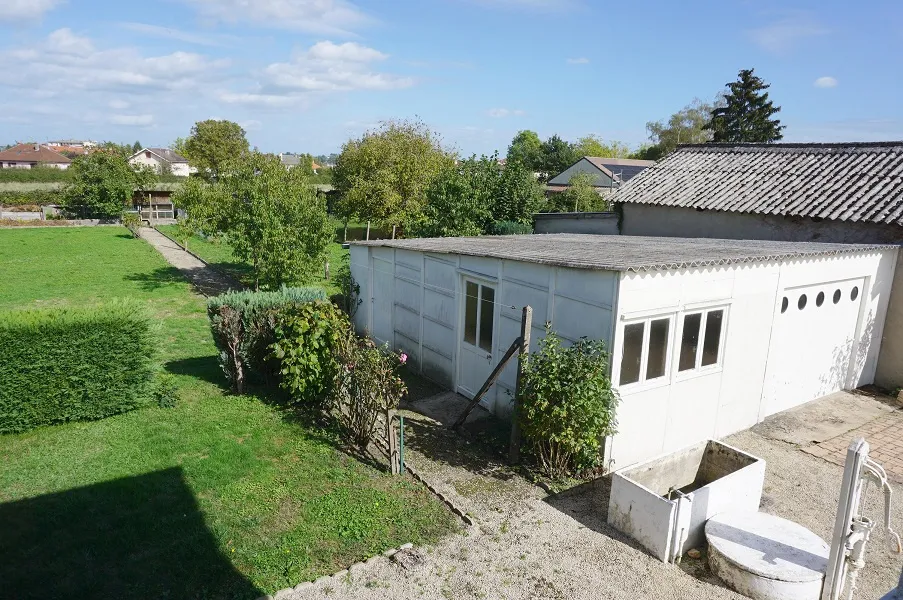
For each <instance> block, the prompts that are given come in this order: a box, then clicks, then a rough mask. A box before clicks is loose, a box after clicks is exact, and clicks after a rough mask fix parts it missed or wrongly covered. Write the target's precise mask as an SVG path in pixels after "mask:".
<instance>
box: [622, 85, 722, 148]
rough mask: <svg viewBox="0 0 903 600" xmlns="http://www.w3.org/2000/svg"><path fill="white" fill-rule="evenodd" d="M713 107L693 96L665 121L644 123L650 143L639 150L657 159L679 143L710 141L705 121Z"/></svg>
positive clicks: (709, 132) (710, 136) (710, 137)
mask: <svg viewBox="0 0 903 600" xmlns="http://www.w3.org/2000/svg"><path fill="white" fill-rule="evenodd" d="M713 109H714V107H713V106H712V105H711V104H709V103H707V102H703V101H702V100H700V99H699V98H694V99H693V101H692V102H690V103H689V104H687V105H686V106H684V107H683V108H682V109H680V110H679V111H677V112H676V113H674V114H673V115H671V116H670V117H669V118H668V120H667V121H649V122H648V123H646V131H647V132H648V133H649V139H650V140H651V141H652V145H651V146H648V147H647V148H645V149H641V151H640V152H642V153H645V156H647V157H649V158H651V159H652V160H657V159H659V158H661V157H662V156H665V155H666V154H668V153H670V152H671V151H672V150H674V149H675V148H677V146H678V145H679V144H704V143H706V142H710V141H712V131H711V130H710V129H706V123H708V121H709V119H710V118H711V114H712V110H713Z"/></svg>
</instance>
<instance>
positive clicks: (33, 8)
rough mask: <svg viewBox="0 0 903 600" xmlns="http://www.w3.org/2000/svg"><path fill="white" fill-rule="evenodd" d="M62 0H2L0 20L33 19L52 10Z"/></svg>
mask: <svg viewBox="0 0 903 600" xmlns="http://www.w3.org/2000/svg"><path fill="white" fill-rule="evenodd" d="M63 2H64V0H3V2H0V21H33V20H35V19H40V18H41V17H43V16H44V13H46V12H48V11H50V10H53V9H54V8H56V7H57V6H59V5H60V4H62V3H63Z"/></svg>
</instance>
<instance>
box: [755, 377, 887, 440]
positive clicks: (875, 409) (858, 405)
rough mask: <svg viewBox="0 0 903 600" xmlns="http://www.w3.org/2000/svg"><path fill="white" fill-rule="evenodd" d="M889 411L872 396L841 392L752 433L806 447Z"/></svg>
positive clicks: (770, 419) (771, 419) (781, 415)
mask: <svg viewBox="0 0 903 600" xmlns="http://www.w3.org/2000/svg"><path fill="white" fill-rule="evenodd" d="M893 411H894V409H893V408H892V407H891V406H889V405H888V404H886V403H884V402H881V401H880V400H878V399H876V398H875V397H874V396H872V395H868V394H865V393H862V392H857V391H855V390H854V391H849V392H848V391H843V392H836V393H834V394H830V395H828V396H824V397H823V398H818V399H817V400H813V401H812V402H807V403H806V404H803V405H801V406H797V407H796V408H792V409H790V410H786V411H784V412H780V413H777V414H775V415H772V416H770V417H768V418H766V419H765V420H764V421H762V422H761V423H759V424H758V425H756V426H755V427H753V431H755V432H756V433H758V434H759V435H762V436H764V437H767V438H770V439H773V440H779V441H782V442H787V443H789V444H795V445H797V446H807V445H809V444H817V443H820V442H823V441H825V440H829V439H832V438H835V437H837V436H839V435H843V434H845V433H847V432H849V431H852V430H853V429H857V428H859V427H862V426H863V425H865V424H866V423H869V422H870V421H873V420H874V419H877V418H878V417H881V416H884V415H886V414H887V413H890V412H893Z"/></svg>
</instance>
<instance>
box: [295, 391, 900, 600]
mask: <svg viewBox="0 0 903 600" xmlns="http://www.w3.org/2000/svg"><path fill="white" fill-rule="evenodd" d="M816 402H818V401H816ZM465 404H466V401H465V400H464V399H463V398H461V397H460V396H457V395H456V394H453V393H444V394H440V395H437V396H434V397H432V398H426V399H424V400H420V401H418V402H416V403H414V405H413V408H416V409H417V410H418V411H421V412H424V413H427V414H429V415H430V416H429V417H426V416H424V415H417V414H415V413H412V412H408V411H406V412H405V423H406V440H405V441H406V459H407V461H409V462H411V463H413V464H414V465H415V466H416V467H417V469H418V470H419V471H420V473H421V474H422V475H423V476H424V477H425V478H426V479H427V480H428V481H429V482H430V483H431V484H432V485H433V486H434V487H436V488H437V489H438V490H439V491H440V492H442V493H443V494H445V495H446V496H447V497H449V498H450V499H452V501H453V502H454V503H455V504H456V505H457V506H459V507H461V508H463V509H464V510H465V511H466V512H467V513H468V514H470V515H471V516H472V517H473V519H474V521H475V525H474V526H473V527H470V528H467V529H464V530H463V531H462V533H461V534H459V535H451V536H449V537H447V538H445V539H444V540H442V541H441V542H440V543H439V544H438V545H437V546H435V547H432V548H418V549H417V550H418V551H419V552H420V553H421V554H422V556H423V557H424V559H425V561H424V563H423V564H421V565H420V566H414V567H411V566H403V565H401V564H399V563H398V562H396V561H394V560H392V559H389V558H385V557H380V558H377V559H374V560H373V561H368V564H365V565H362V566H361V567H360V568H357V569H355V570H353V571H352V572H350V573H343V574H342V575H340V576H338V577H330V578H323V579H321V580H318V582H317V583H316V584H314V585H312V586H304V587H299V588H298V590H297V591H294V592H292V593H286V592H283V593H282V594H280V595H279V598H280V599H283V598H285V599H286V600H304V599H308V598H316V599H318V600H331V599H332V598H348V599H362V600H363V599H366V600H371V599H372V600H391V599H409V598H460V599H465V598H468V599H469V598H492V599H496V598H499V599H502V598H510V599H514V598H535V599H554V598H561V599H571V598H574V599H581V598H583V599H591V600H603V599H608V598H611V599H622V598H653V599H654V598H661V599H665V598H667V599H671V598H693V599H694V600H702V599H716V598H731V599H740V598H743V596H740V595H738V594H736V593H734V592H732V591H730V590H728V589H727V588H725V587H724V586H723V585H722V584H721V583H720V582H719V581H718V579H717V578H716V577H714V576H713V575H712V573H711V571H710V570H709V568H708V566H707V564H706V560H705V554H703V557H702V558H701V559H697V560H693V559H689V558H685V559H684V561H683V564H682V565H681V566H680V567H677V566H671V565H665V564H663V563H661V562H659V561H658V560H656V559H654V558H652V557H651V556H650V555H649V554H647V553H646V552H645V551H643V550H642V549H640V548H639V547H638V546H637V545H636V544H635V543H634V542H633V541H632V540H630V539H628V538H626V537H625V536H624V535H622V534H620V533H619V532H617V531H615V530H614V529H613V528H611V527H609V526H608V524H607V522H606V519H607V511H608V489H607V488H608V486H607V482H608V480H607V479H601V480H598V481H596V482H591V483H586V484H583V485H580V486H577V487H576V488H573V489H571V490H568V491H566V492H563V493H560V494H548V493H546V492H545V491H543V490H542V489H540V488H539V487H537V486H535V485H532V484H531V483H530V482H528V481H525V480H524V479H523V478H522V477H520V476H519V475H518V474H517V473H515V472H513V471H512V470H511V469H509V468H508V467H506V466H505V464H504V461H503V460H502V458H501V457H499V456H497V455H495V454H493V453H492V452H490V451H488V447H487V446H485V445H484V444H482V443H481V441H480V439H481V437H483V436H487V435H491V433H490V431H491V428H492V425H491V423H492V422H493V421H494V420H493V419H485V418H483V419H481V418H480V416H481V412H480V410H479V409H478V410H477V411H475V415H474V417H473V419H472V421H473V423H472V424H471V426H469V427H468V426H466V427H467V429H468V431H469V432H470V435H469V436H467V437H464V436H461V435H458V434H455V433H452V432H451V431H449V430H448V429H447V427H444V426H443V423H445V422H449V420H450V419H453V417H455V416H457V415H458V414H459V411H460V410H461V408H463V406H464V405H465ZM879 414H881V415H885V414H888V413H886V412H885V411H879ZM431 417H432V418H431ZM481 422H482V424H481ZM726 441H727V443H729V444H731V445H734V446H737V447H739V448H741V449H743V450H745V451H747V452H750V453H751V454H753V455H756V456H759V457H761V458H763V459H765V461H766V463H767V467H766V478H765V491H764V494H763V498H762V506H761V510H763V511H764V512H768V513H771V514H775V515H778V516H781V517H784V518H787V519H790V520H793V521H795V522H797V523H800V524H802V525H803V526H805V527H807V528H809V529H811V530H812V531H813V532H815V533H816V534H818V535H819V536H821V537H822V538H823V539H828V540H830V537H831V528H832V526H833V522H834V514H835V511H836V506H837V497H838V495H839V490H840V483H841V477H842V474H843V469H842V468H841V467H840V466H838V465H837V464H834V463H833V462H830V461H826V460H823V459H822V458H819V457H816V456H813V455H810V454H807V453H805V452H803V451H801V449H800V448H799V447H798V446H795V445H792V444H789V443H787V442H785V441H783V440H776V439H770V438H769V437H767V436H765V435H760V434H758V433H755V432H753V431H745V432H742V433H739V434H736V435H733V436H730V437H729V438H727V440H726ZM901 491H903V490H901ZM896 498H899V496H897V497H896ZM896 498H895V499H896ZM866 507H867V512H866V515H867V516H872V517H875V518H878V517H879V515H880V514H881V510H882V507H881V502H880V499H879V498H878V496H877V494H874V493H872V494H870V496H869V498H868V499H867V503H866ZM892 519H893V520H894V522H895V523H896V524H897V525H900V524H901V523H903V501H899V500H898V501H897V502H896V503H895V505H894V507H893V514H892ZM873 540H874V543H873V544H871V545H870V547H869V550H868V562H867V566H866V568H865V569H864V570H863V572H862V575H861V577H860V580H859V583H860V591H859V592H858V594H857V598H863V599H865V598H879V597H881V595H882V594H884V593H886V592H887V591H888V590H890V589H892V588H893V587H894V586H895V585H896V583H897V581H898V579H899V577H900V572H901V567H903V558H901V557H900V556H899V555H893V554H890V553H889V552H888V551H887V548H886V544H885V543H884V535H883V534H882V533H880V532H876V534H875V535H873Z"/></svg>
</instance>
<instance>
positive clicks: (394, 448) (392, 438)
mask: <svg viewBox="0 0 903 600" xmlns="http://www.w3.org/2000/svg"><path fill="white" fill-rule="evenodd" d="M386 441H387V442H388V444H389V468H390V470H391V471H392V475H398V473H399V471H400V469H399V461H398V433H397V432H396V431H395V410H393V409H391V408H390V409H389V410H387V411H386Z"/></svg>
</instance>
